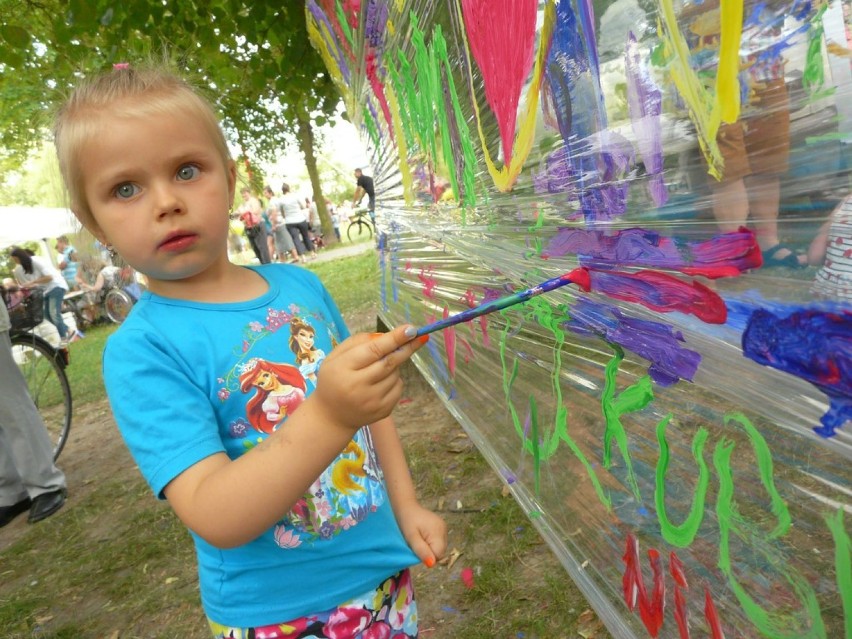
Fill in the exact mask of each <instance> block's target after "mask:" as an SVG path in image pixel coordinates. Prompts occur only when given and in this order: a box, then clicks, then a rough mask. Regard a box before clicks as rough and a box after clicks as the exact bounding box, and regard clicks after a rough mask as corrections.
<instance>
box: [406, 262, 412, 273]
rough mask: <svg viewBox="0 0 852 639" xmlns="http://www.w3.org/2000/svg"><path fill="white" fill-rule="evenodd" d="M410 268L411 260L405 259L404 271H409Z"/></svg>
mask: <svg viewBox="0 0 852 639" xmlns="http://www.w3.org/2000/svg"><path fill="white" fill-rule="evenodd" d="M411 268H412V266H411V260H405V270H406V271H410V270H411Z"/></svg>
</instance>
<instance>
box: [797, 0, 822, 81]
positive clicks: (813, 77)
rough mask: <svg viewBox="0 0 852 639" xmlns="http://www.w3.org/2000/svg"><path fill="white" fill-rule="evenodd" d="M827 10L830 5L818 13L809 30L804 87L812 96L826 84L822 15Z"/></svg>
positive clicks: (803, 73) (803, 76)
mask: <svg viewBox="0 0 852 639" xmlns="http://www.w3.org/2000/svg"><path fill="white" fill-rule="evenodd" d="M827 8H828V5H825V6H823V7H822V9H820V10H819V11H817V13H816V14H815V15H814V17H813V18H812V19H811V25H810V29H808V53H807V55H806V57H805V69H804V71H803V72H802V86H803V87H804V89H805V91H807V92H808V93H810V94H813V93H815V92H816V91H817V90H818V89H820V87H822V85H823V84H825V71H824V70H823V60H822V35H823V26H822V14H823V13H825V10H826V9H827Z"/></svg>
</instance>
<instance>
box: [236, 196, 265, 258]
mask: <svg viewBox="0 0 852 639" xmlns="http://www.w3.org/2000/svg"><path fill="white" fill-rule="evenodd" d="M240 194H241V195H242V196H243V204H242V206H240V208H239V209H238V210H237V214H238V215H239V218H240V220H241V221H242V223H243V226H244V227H245V230H246V236H247V237H248V239H249V244H251V248H252V250H254V254H255V256H256V257H257V261H258V262H260V263H261V264H269V262H270V261H271V260H270V256H269V244H268V243H267V241H266V223H265V222H264V221H263V215H262V213H263V207H261V205H260V200H258V199H257V198H256V197H255V196H253V195H252V194H251V189H249V188H248V187H244V188H243V189H242V190H241V191H240Z"/></svg>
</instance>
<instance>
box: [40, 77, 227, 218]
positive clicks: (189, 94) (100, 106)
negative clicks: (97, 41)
mask: <svg viewBox="0 0 852 639" xmlns="http://www.w3.org/2000/svg"><path fill="white" fill-rule="evenodd" d="M187 112H190V113H191V114H193V115H196V116H197V117H198V118H199V120H200V122H201V123H202V125H203V126H205V127H206V128H207V130H208V133H209V134H210V138H211V139H212V141H213V143H214V145H215V146H216V148H217V150H218V151H219V153H220V154H221V156H222V161H223V162H224V163H225V164H226V165H227V163H228V162H229V161H230V160H231V154H230V151H228V145H227V143H226V142H225V135H224V134H223V133H222V128H221V126H220V125H219V118H218V117H217V115H216V113H215V112H214V110H213V107H212V106H211V104H210V103H209V102H208V101H207V100H206V99H205V98H203V97H201V95H199V94H198V93H197V92H196V90H195V89H194V88H193V87H191V86H190V85H189V84H188V83H187V82H186V81H185V80H184V79H182V78H181V77H179V76H178V75H177V74H176V73H174V72H172V71H170V70H168V69H165V68H163V67H162V66H156V65H149V66H142V67H139V68H130V67H127V66H122V67H121V68H115V69H113V70H112V71H110V72H107V73H103V74H101V75H97V76H94V77H92V78H89V79H87V80H84V81H83V82H82V83H81V84H80V85H78V86H77V88H76V89H74V91H73V92H72V93H71V95H70V96H69V98H68V99H67V100H66V101H65V103H64V104H63V106H62V107H61V108H60V109H59V111H58V112H57V114H56V117H55V120H54V125H53V141H54V144H55V145H56V156H57V159H58V160H59V170H60V172H61V174H62V180H63V182H64V183H65V188H66V189H67V191H68V197H69V200H70V206H71V210H72V211H74V214H75V215H76V216H77V218H78V219H79V220H80V222H82V224H83V225H84V226H87V227H90V228H91V225H92V223H93V222H94V218H93V216H92V211H91V208H90V207H89V204H88V202H87V201H86V197H85V191H84V183H83V178H84V176H83V175H82V174H81V172H80V168H79V166H80V162H79V154H80V151H81V149H82V148H83V147H84V146H85V144H86V143H87V142H88V141H89V140H92V139H94V138H95V137H97V136H98V135H99V133H100V125H101V122H102V118H103V117H105V116H116V115H118V116H121V117H127V118H149V117H162V116H166V117H168V116H171V115H174V114H177V113H180V114H186V113H187ZM131 152H132V150H131Z"/></svg>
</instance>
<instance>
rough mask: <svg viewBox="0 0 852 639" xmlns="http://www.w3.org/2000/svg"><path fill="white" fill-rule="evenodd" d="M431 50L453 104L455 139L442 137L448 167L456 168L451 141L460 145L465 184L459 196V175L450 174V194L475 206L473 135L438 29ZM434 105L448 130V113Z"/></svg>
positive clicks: (466, 203)
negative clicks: (451, 189)
mask: <svg viewBox="0 0 852 639" xmlns="http://www.w3.org/2000/svg"><path fill="white" fill-rule="evenodd" d="M432 49H433V51H434V54H435V63H436V66H437V67H438V68H436V74H437V76H438V78H439V81H440V80H442V81H441V82H440V84H441V85H442V87H443V88H444V89H445V90H446V91H447V92H448V94H449V97H450V102H451V103H452V105H453V117H454V118H455V131H456V133H457V136H456V137H457V138H458V139H454V140H451V139H450V135H449V131H447V132H446V135H443V136H442V137H443V141H444V156H445V158H446V159H445V161H446V163H447V167H448V168H449V167H453V168H455V166H454V162H453V157H454V156H455V155H456V153H455V149H453V146H452V142H455V143H456V144H459V145H460V146H461V150H462V159H463V162H462V183H463V184H464V189H463V192H462V193H459V188H458V176H457V175H456V172H455V171H451V172H450V179H451V180H452V183H453V192H454V193H455V195H456V199H457V200H458V201H459V202H461V203H462V204H464V205H465V206H476V153H474V150H473V142H472V140H473V136H472V135H471V134H470V129H468V127H467V120H466V119H465V117H464V112H463V111H462V108H461V103H460V102H459V96H458V91H457V90H456V83H455V81H454V80H453V67H452V65H451V64H450V58H449V56H448V55H447V41H446V40H445V39H444V35H443V32H442V31H441V28H440V26H439V27H437V28H436V29H435V33H434V34H433V35H432ZM441 67H443V69H444V74H443V75H442V74H441V71H440V68H441ZM439 97H440V96H439ZM434 106H435V110H436V112H437V113H438V115H439V116H440V122H441V130H442V131H443V130H444V127H445V126H447V127H449V122H448V116H449V114H448V113H447V112H446V109H445V108H444V104H443V102H436V103H435V105H434ZM463 215H464V213H463Z"/></svg>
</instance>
